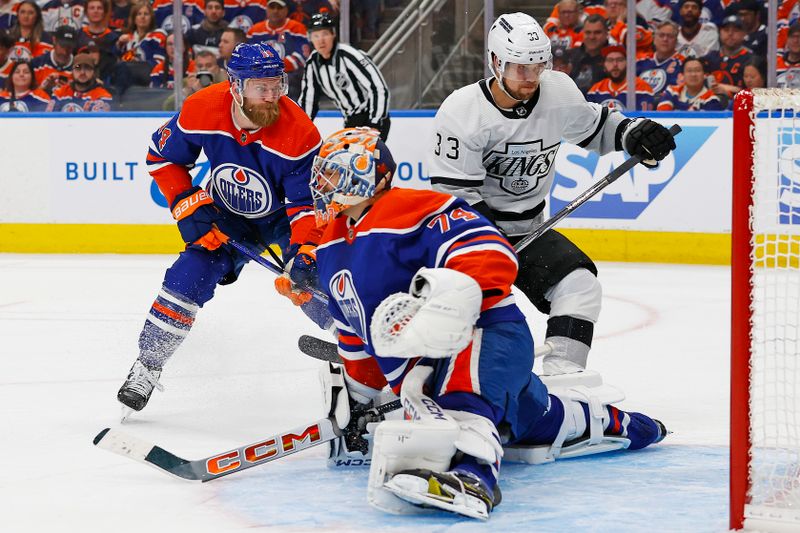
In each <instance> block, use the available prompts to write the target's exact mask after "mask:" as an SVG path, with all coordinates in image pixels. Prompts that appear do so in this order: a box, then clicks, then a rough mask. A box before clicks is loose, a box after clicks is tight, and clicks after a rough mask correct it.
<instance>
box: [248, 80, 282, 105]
mask: <svg viewBox="0 0 800 533" xmlns="http://www.w3.org/2000/svg"><path fill="white" fill-rule="evenodd" d="M288 90H289V84H288V82H287V80H286V75H285V74H284V75H283V76H278V77H275V78H248V79H246V80H244V87H243V88H242V96H244V97H245V98H247V99H250V100H262V101H267V102H271V101H275V100H277V99H278V98H280V97H281V96H283V95H284V94H286V93H287V91H288Z"/></svg>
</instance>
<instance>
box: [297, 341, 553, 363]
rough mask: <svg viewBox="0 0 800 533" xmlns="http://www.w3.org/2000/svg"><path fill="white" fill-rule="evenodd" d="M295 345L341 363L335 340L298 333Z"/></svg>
mask: <svg viewBox="0 0 800 533" xmlns="http://www.w3.org/2000/svg"><path fill="white" fill-rule="evenodd" d="M297 347H298V348H299V349H300V351H301V352H303V353H304V354H306V355H307V356H309V357H313V358H314V359H319V360H320V361H328V362H329V363H338V364H343V361H342V358H341V357H339V346H338V345H337V344H336V343H335V342H328V341H325V340H322V339H320V338H317V337H313V336H311V335H300V338H299V339H297ZM552 350H553V348H552V347H551V346H550V345H549V344H542V345H541V346H537V347H536V349H535V350H534V352H533V356H534V357H544V356H545V355H547V354H549V353H550V352H551V351H552Z"/></svg>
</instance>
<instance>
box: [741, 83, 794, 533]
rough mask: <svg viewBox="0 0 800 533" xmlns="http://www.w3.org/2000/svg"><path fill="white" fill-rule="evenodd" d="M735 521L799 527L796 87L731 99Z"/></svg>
mask: <svg viewBox="0 0 800 533" xmlns="http://www.w3.org/2000/svg"><path fill="white" fill-rule="evenodd" d="M733 130H734V133H733V225H732V240H733V246H732V268H731V272H732V276H731V277H732V298H731V304H732V316H731V318H732V327H731V355H732V361H731V528H733V529H740V528H742V527H744V528H745V529H748V530H759V531H780V532H782V531H794V532H797V531H800V91H798V90H788V89H784V90H779V89H757V90H755V91H753V92H750V91H742V92H741V93H739V95H737V97H736V101H735V103H734V125H733Z"/></svg>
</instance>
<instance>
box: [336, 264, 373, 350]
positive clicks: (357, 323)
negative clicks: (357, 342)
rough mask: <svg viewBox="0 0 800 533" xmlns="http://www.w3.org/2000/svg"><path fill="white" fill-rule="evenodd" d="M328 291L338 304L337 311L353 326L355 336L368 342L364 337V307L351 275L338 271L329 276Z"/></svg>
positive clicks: (348, 272) (365, 331) (365, 323)
mask: <svg viewBox="0 0 800 533" xmlns="http://www.w3.org/2000/svg"><path fill="white" fill-rule="evenodd" d="M328 289H329V291H330V294H331V296H333V299H334V300H336V303H337V304H339V309H341V310H342V314H343V315H344V317H345V318H346V319H347V322H348V323H349V324H350V325H351V326H353V329H354V330H355V332H356V335H358V336H359V337H361V340H363V341H365V342H366V341H367V340H368V339H367V337H366V334H367V317H366V313H364V305H363V304H362V303H361V298H359V297H358V293H357V292H356V287H355V285H354V284H353V274H351V273H350V271H349V270H340V271H339V272H337V273H336V274H334V275H333V276H331V281H330V284H329V285H328Z"/></svg>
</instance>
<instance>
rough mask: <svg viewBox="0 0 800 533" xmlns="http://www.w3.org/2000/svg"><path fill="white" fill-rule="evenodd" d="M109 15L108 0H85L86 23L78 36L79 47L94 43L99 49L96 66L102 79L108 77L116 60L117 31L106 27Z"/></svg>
mask: <svg viewBox="0 0 800 533" xmlns="http://www.w3.org/2000/svg"><path fill="white" fill-rule="evenodd" d="M110 15H111V3H110V0H86V22H87V23H86V25H85V26H84V27H83V28H82V29H81V32H80V34H79V37H78V47H79V48H81V47H84V46H88V45H89V43H94V44H95V45H97V48H98V49H99V50H100V64H99V65H97V68H98V70H99V73H100V79H102V80H106V79H108V78H110V76H111V69H112V68H113V67H114V63H116V62H117V52H116V51H117V39H119V33H117V32H116V31H113V30H112V29H111V28H109V27H108V19H109V16H110Z"/></svg>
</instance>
